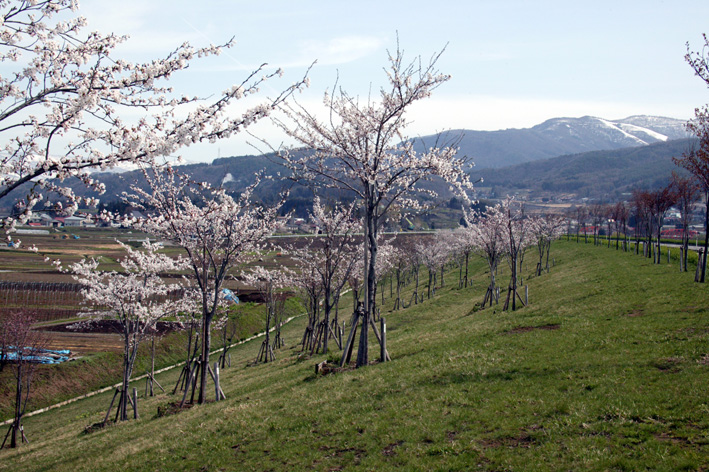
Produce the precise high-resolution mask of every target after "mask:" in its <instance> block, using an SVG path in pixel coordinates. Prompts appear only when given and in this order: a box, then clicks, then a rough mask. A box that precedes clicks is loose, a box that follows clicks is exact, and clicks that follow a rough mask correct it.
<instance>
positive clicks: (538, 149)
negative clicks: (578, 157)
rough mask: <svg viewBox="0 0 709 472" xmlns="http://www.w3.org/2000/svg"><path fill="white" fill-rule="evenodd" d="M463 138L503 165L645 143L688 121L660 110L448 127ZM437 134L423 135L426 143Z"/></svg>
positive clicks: (483, 157)
mask: <svg viewBox="0 0 709 472" xmlns="http://www.w3.org/2000/svg"><path fill="white" fill-rule="evenodd" d="M447 134H448V137H450V138H455V137H459V136H460V135H461V134H462V138H461V139H460V144H459V146H460V153H461V154H463V155H466V156H469V157H472V159H473V161H474V162H475V165H476V166H477V167H478V168H488V167H504V166H508V165H511V164H518V163H522V162H529V161H535V160H538V159H545V158H549V157H556V156H561V155H565V154H576V153H581V152H587V151H600V150H610V149H620V148H626V147H634V146H645V145H648V144H652V143H657V142H664V141H670V140H674V139H682V138H686V137H688V135H687V131H686V130H685V122H684V121H682V120H677V119H674V118H665V117H658V116H646V115H639V116H630V117H628V118H624V119H621V120H608V119H604V118H597V117H593V116H584V117H581V118H552V119H550V120H547V121H545V122H544V123H541V124H538V125H536V126H534V127H532V128H525V129H506V130H499V131H471V130H455V131H449V132H448V133H447ZM433 138H434V137H433V136H429V137H424V138H421V140H422V141H423V142H424V143H426V142H427V141H430V140H432V139H433Z"/></svg>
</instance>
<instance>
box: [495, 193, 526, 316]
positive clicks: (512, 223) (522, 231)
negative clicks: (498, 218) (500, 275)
mask: <svg viewBox="0 0 709 472" xmlns="http://www.w3.org/2000/svg"><path fill="white" fill-rule="evenodd" d="M500 209H501V211H502V214H503V224H502V239H503V241H504V245H505V253H506V255H507V262H508V264H509V266H510V284H509V286H508V287H507V297H506V299H505V304H504V305H503V306H502V309H503V310H508V309H510V308H511V309H512V311H515V310H516V309H517V298H519V299H520V301H521V297H520V296H519V294H518V293H517V286H518V285H519V280H518V277H519V270H520V265H521V264H520V257H521V256H522V254H523V253H524V251H525V250H526V249H527V247H528V246H529V245H530V244H531V241H532V240H531V237H530V231H529V226H530V222H529V220H528V219H527V218H526V217H525V215H524V207H523V206H522V205H515V202H514V199H513V198H512V197H507V198H506V199H505V200H503V201H502V204H501V208H500ZM510 302H511V303H510Z"/></svg>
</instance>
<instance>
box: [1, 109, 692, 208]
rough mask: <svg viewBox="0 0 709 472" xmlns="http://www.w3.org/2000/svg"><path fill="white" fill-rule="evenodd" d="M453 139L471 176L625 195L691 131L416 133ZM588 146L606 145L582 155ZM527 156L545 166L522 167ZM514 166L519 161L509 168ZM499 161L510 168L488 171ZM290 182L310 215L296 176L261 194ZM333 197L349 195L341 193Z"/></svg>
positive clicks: (632, 123)
mask: <svg viewBox="0 0 709 472" xmlns="http://www.w3.org/2000/svg"><path fill="white" fill-rule="evenodd" d="M454 138H460V142H459V145H460V154H461V155H467V156H469V157H472V159H473V161H474V162H475V165H476V167H474V168H473V169H472V177H473V180H477V178H478V177H480V176H483V177H484V178H485V182H486V183H485V186H486V187H487V186H490V185H493V186H498V187H501V188H509V189H519V188H532V189H535V191H538V192H541V191H546V192H564V193H570V192H573V193H578V194H579V195H582V196H588V195H597V194H602V193H603V192H611V193H612V194H613V195H619V192H620V193H622V192H623V191H625V190H626V189H627V188H630V187H631V186H649V185H654V184H655V183H656V181H658V179H663V178H666V177H667V176H669V174H670V171H671V169H672V168H674V166H673V164H672V162H671V159H670V158H671V157H672V156H679V155H681V154H682V152H683V151H684V150H685V149H686V143H687V141H677V139H679V138H686V132H685V130H684V122H683V121H681V120H676V119H673V118H663V117H654V116H631V117H628V118H625V119H623V120H605V119H602V118H594V117H590V116H586V117H583V118H554V119H551V120H548V121H545V122H544V123H541V124H539V125H537V126H534V127H532V128H527V129H508V130H500V131H470V130H458V131H449V132H447V133H444V134H442V135H431V136H425V137H421V138H418V139H417V145H418V146H419V148H421V147H422V146H427V147H428V146H431V145H434V144H435V142H436V140H438V141H439V142H443V143H445V142H446V141H449V140H451V139H454ZM683 143H684V144H683ZM600 150H604V151H600ZM609 150H612V151H609ZM586 151H600V152H596V153H593V152H592V153H588V154H579V153H584V152H586ZM616 151H617V152H616ZM557 156H562V157H557ZM550 158H556V159H550ZM525 162H526V163H538V164H539V165H532V166H529V167H524V165H527V164H522V163H525ZM511 165H517V166H516V167H508V166H511ZM180 168H181V170H182V171H184V172H186V173H188V174H190V175H191V176H192V178H193V179H195V180H197V181H203V182H209V183H210V184H212V185H222V186H224V187H225V188H226V189H227V190H228V191H231V192H233V193H239V192H241V191H243V189H244V188H245V187H246V186H248V185H250V184H251V183H253V182H254V181H255V179H256V175H257V174H258V173H260V172H262V173H263V174H264V175H272V176H276V175H278V174H280V176H281V177H284V176H288V175H290V173H289V171H288V169H286V168H285V167H284V166H283V165H281V164H280V163H279V160H278V159H277V158H275V156H273V155H260V156H253V155H250V156H238V157H225V158H220V159H215V160H214V161H213V162H212V163H199V164H188V165H184V166H180ZM495 168H504V169H503V170H501V171H500V172H495V171H493V170H490V169H495ZM486 169H489V170H486ZM95 176H96V178H97V179H98V180H99V181H100V182H103V183H104V184H105V185H106V193H105V194H104V195H102V196H100V199H101V200H102V201H112V200H116V199H118V198H119V196H120V195H121V194H122V192H125V191H128V190H129V189H130V186H131V185H133V184H136V183H137V184H138V185H141V181H142V176H141V175H140V173H139V172H135V171H134V172H123V173H99V174H95ZM67 183H68V184H69V185H71V183H70V182H67ZM72 186H73V187H74V189H75V191H76V193H77V194H78V195H83V196H89V195H90V196H97V195H95V194H93V193H91V192H90V191H88V190H87V189H86V188H85V187H84V186H83V185H82V184H80V183H78V182H77V183H76V184H75V185H72ZM289 186H292V188H291V195H290V199H289V201H288V203H287V205H286V207H285V209H286V210H291V209H295V210H296V211H297V213H298V214H299V215H300V216H305V215H306V209H307V208H308V207H309V206H310V204H311V202H312V197H313V195H312V192H311V191H310V190H309V189H308V188H306V187H304V186H301V185H295V186H293V183H292V182H287V181H286V182H284V181H282V180H279V179H274V180H271V181H265V182H263V183H262V185H260V186H259V188H258V189H257V192H256V198H257V199H260V200H262V201H264V202H266V203H273V202H275V201H276V199H277V198H278V195H279V192H280V191H282V190H283V189H285V188H286V187H289ZM427 187H428V188H430V189H435V190H436V191H438V193H439V195H440V196H441V197H442V198H443V199H447V198H450V197H451V194H450V193H449V192H448V191H447V186H446V185H445V184H443V183H442V182H440V181H434V182H431V183H428V184H427ZM28 188H29V186H27V187H26V188H23V189H19V190H16V191H15V192H13V193H11V194H10V195H9V196H8V197H7V198H4V199H2V201H0V207H1V208H2V209H4V211H8V210H9V208H10V207H11V206H12V205H13V203H14V202H15V201H16V199H18V198H20V197H22V196H23V195H25V193H26V192H27V191H28ZM621 189H622V190H621ZM333 196H336V197H339V198H343V197H344V198H345V199H346V198H347V196H346V195H340V194H338V195H333Z"/></svg>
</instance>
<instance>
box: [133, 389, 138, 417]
mask: <svg viewBox="0 0 709 472" xmlns="http://www.w3.org/2000/svg"><path fill="white" fill-rule="evenodd" d="M133 419H134V420H137V419H138V389H137V388H135V387H133Z"/></svg>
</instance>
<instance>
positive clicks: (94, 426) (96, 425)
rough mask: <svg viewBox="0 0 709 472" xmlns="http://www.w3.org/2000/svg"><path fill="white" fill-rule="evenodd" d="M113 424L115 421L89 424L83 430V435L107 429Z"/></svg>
mask: <svg viewBox="0 0 709 472" xmlns="http://www.w3.org/2000/svg"><path fill="white" fill-rule="evenodd" d="M114 424H115V421H112V420H108V421H106V422H105V423H104V422H103V421H101V422H98V423H94V424H91V425H89V426H87V427H86V428H84V431H83V434H91V433H95V432H96V431H101V430H102V429H104V428H108V427H110V426H113V425H114Z"/></svg>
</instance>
